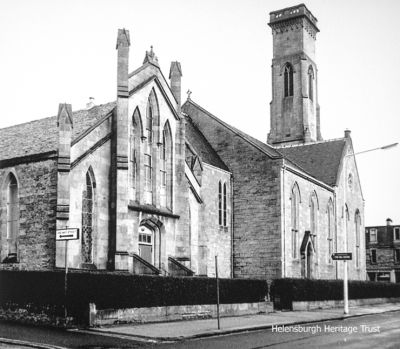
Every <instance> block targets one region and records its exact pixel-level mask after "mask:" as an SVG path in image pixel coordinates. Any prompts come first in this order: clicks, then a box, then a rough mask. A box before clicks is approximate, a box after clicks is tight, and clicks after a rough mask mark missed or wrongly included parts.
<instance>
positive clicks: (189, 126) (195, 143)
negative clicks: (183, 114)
mask: <svg viewBox="0 0 400 349" xmlns="http://www.w3.org/2000/svg"><path fill="white" fill-rule="evenodd" d="M186 139H187V141H188V142H189V143H190V145H191V146H192V147H193V148H194V150H195V151H196V152H197V154H198V155H199V156H200V157H201V160H202V161H203V162H205V163H207V164H210V165H212V166H215V167H218V168H221V169H223V170H225V171H229V169H228V167H227V166H226V165H225V163H224V162H223V161H222V160H221V158H220V157H219V155H218V154H217V153H216V151H215V150H214V149H213V147H212V146H211V144H210V143H208V141H207V139H206V138H205V137H204V135H203V134H202V133H201V132H200V130H199V129H198V128H197V127H196V126H195V125H194V124H193V122H192V120H191V119H190V118H186Z"/></svg>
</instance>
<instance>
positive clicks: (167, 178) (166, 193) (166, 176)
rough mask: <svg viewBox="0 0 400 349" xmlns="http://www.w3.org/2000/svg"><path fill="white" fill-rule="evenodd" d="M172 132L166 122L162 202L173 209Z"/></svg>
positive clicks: (161, 151)
mask: <svg viewBox="0 0 400 349" xmlns="http://www.w3.org/2000/svg"><path fill="white" fill-rule="evenodd" d="M172 167H173V166H172V132H171V128H170V126H169V122H168V121H167V122H166V123H165V126H164V129H163V132H162V143H161V148H160V175H161V191H160V195H161V204H162V206H165V207H167V208H168V209H170V210H172V183H173V181H172Z"/></svg>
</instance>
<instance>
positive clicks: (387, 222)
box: [386, 218, 392, 226]
mask: <svg viewBox="0 0 400 349" xmlns="http://www.w3.org/2000/svg"><path fill="white" fill-rule="evenodd" d="M386 225H387V226H391V225H392V220H391V219H390V218H388V219H386Z"/></svg>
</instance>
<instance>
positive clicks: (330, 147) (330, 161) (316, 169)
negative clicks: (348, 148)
mask: <svg viewBox="0 0 400 349" xmlns="http://www.w3.org/2000/svg"><path fill="white" fill-rule="evenodd" d="M345 145H346V139H345V138H340V139H333V140H328V141H323V142H318V143H310V144H302V145H295V146H292V147H283V148H278V149H277V150H278V151H279V152H280V153H282V155H283V156H284V157H285V158H286V159H288V160H290V161H291V162H293V163H295V164H297V165H299V166H300V167H301V168H303V169H304V170H305V171H307V173H309V174H310V175H312V176H313V177H314V178H316V179H318V180H320V181H322V182H324V183H326V184H328V185H336V183H337V176H338V173H339V168H340V163H341V160H342V157H343V151H344V147H345Z"/></svg>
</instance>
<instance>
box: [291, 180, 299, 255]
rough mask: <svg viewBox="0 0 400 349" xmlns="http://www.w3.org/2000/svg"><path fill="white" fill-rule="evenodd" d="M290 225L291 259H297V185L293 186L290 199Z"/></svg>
mask: <svg viewBox="0 0 400 349" xmlns="http://www.w3.org/2000/svg"><path fill="white" fill-rule="evenodd" d="M290 200H291V201H290V204H291V224H292V258H294V259H297V258H298V257H299V251H298V250H299V247H298V239H299V236H298V234H299V202H300V192H299V188H298V186H297V184H295V185H294V186H293V189H292V193H291V197H290Z"/></svg>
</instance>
